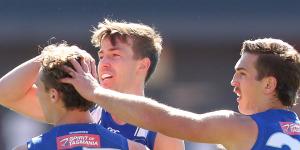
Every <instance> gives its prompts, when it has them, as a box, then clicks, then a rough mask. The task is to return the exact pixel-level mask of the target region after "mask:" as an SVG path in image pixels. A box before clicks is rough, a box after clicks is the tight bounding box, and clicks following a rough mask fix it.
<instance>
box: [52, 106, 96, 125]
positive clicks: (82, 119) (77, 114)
mask: <svg viewBox="0 0 300 150" xmlns="http://www.w3.org/2000/svg"><path fill="white" fill-rule="evenodd" d="M57 118H58V119H57V120H56V121H55V122H54V124H55V125H61V124H76V123H93V120H92V117H91V115H90V112H89V111H79V110H67V111H65V113H63V115H60V116H59V117H57Z"/></svg>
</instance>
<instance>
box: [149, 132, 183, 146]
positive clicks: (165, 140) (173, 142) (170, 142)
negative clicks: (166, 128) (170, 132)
mask: <svg viewBox="0 0 300 150" xmlns="http://www.w3.org/2000/svg"><path fill="white" fill-rule="evenodd" d="M165 149H172V150H184V149H185V147H184V142H183V140H180V139H176V138H172V137H169V136H166V135H163V134H161V133H157V134H156V138H155V143H154V150H165Z"/></svg>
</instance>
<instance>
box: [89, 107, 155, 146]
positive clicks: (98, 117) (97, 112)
mask: <svg viewBox="0 0 300 150" xmlns="http://www.w3.org/2000/svg"><path fill="white" fill-rule="evenodd" d="M91 111H92V116H93V118H94V120H95V121H96V122H97V123H98V124H101V125H102V126H103V127H104V128H106V129H108V130H109V131H111V132H114V133H117V134H121V135H122V136H124V137H126V138H128V139H130V140H132V141H135V142H138V143H141V144H143V145H146V146H147V147H148V148H149V149H150V150H153V148H154V141H155V138H156V132H153V131H149V130H146V129H143V128H140V127H137V126H134V125H131V124H128V123H126V124H124V125H119V124H117V123H116V122H115V121H114V120H113V119H112V116H111V114H110V113H109V112H107V111H106V110H104V109H102V108H101V107H97V108H95V109H94V110H91Z"/></svg>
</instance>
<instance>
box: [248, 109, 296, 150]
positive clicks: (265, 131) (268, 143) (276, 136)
mask: <svg viewBox="0 0 300 150" xmlns="http://www.w3.org/2000/svg"><path fill="white" fill-rule="evenodd" d="M251 118H252V119H253V120H254V121H255V122H256V124H257V126H258V136H257V139H256V143H255V145H254V146H253V147H252V150H262V149H263V150H300V121H299V118H298V116H297V115H296V113H294V112H291V111H288V110H281V109H270V110H267V111H265V112H261V113H257V114H254V115H251Z"/></svg>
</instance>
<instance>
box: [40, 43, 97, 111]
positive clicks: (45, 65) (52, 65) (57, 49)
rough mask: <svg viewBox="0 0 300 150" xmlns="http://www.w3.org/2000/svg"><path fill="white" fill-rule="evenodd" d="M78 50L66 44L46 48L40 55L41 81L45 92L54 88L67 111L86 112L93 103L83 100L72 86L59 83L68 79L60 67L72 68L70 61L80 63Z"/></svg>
mask: <svg viewBox="0 0 300 150" xmlns="http://www.w3.org/2000/svg"><path fill="white" fill-rule="evenodd" d="M79 50H80V49H79V48H78V47H77V46H68V45H67V44H66V43H62V44H52V45H49V46H46V47H45V48H44V49H43V50H42V54H41V55H42V60H41V63H42V68H41V73H42V74H41V81H42V82H43V83H44V85H45V90H46V91H48V90H49V89H50V88H54V89H56V90H58V91H59V92H60V95H61V97H62V100H63V103H64V106H65V108H66V109H67V110H73V109H79V110H81V111H87V110H89V109H90V108H92V107H93V106H94V103H92V102H90V101H88V100H86V99H84V98H83V97H82V96H81V95H80V94H79V93H78V92H77V91H76V90H75V88H74V87H73V86H72V85H70V84H65V83H61V82H60V81H59V80H60V79H62V78H65V77H70V75H69V74H68V73H67V72H65V71H64V70H63V68H62V67H63V66H64V65H67V66H69V67H72V68H73V65H72V64H71V63H70V59H76V60H77V61H80V59H81V56H82V55H81V52H82V51H79Z"/></svg>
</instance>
